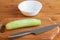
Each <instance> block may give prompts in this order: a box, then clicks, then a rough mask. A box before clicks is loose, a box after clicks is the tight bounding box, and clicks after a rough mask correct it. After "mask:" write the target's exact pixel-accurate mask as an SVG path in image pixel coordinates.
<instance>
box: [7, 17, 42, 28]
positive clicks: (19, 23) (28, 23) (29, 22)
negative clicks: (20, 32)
mask: <svg viewBox="0 0 60 40" xmlns="http://www.w3.org/2000/svg"><path fill="white" fill-rule="evenodd" d="M40 24H41V20H38V19H33V18H28V19H23V20H16V21H12V22H9V23H7V24H6V29H16V28H23V27H33V26H37V25H40Z"/></svg>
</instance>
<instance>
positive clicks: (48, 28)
mask: <svg viewBox="0 0 60 40" xmlns="http://www.w3.org/2000/svg"><path fill="white" fill-rule="evenodd" d="M57 26H58V25H57V24H53V25H50V26H45V27H43V28H40V29H37V30H33V31H32V33H34V34H39V33H43V32H46V31H49V30H51V29H53V28H55V27H57Z"/></svg>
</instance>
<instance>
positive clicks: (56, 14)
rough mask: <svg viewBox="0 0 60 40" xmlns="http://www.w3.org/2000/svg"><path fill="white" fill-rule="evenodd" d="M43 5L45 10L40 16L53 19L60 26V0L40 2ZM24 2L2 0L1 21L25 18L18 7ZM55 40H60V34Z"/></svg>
mask: <svg viewBox="0 0 60 40" xmlns="http://www.w3.org/2000/svg"><path fill="white" fill-rule="evenodd" d="M39 1H40V2H41V3H42V4H43V8H42V10H41V12H40V13H39V15H36V16H34V17H39V16H48V17H51V18H52V20H53V21H55V22H56V23H58V24H59V25H60V0H39ZM19 2H22V0H0V21H1V20H2V19H4V18H11V17H13V18H15V17H25V16H23V15H22V14H19V13H21V12H20V11H19V10H18V8H17V5H18V4H19ZM54 40H60V33H59V34H58V35H57V36H56V37H55V39H54Z"/></svg>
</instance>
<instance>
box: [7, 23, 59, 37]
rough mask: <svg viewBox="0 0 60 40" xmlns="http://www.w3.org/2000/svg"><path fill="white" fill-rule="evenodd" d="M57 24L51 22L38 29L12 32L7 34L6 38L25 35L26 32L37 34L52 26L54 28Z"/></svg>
mask: <svg viewBox="0 0 60 40" xmlns="http://www.w3.org/2000/svg"><path fill="white" fill-rule="evenodd" d="M57 26H58V24H52V25H49V26H45V27H43V28H40V29H36V30H30V31H25V32H20V33H16V34H12V35H10V36H8V38H15V37H21V36H24V35H27V34H36V35H37V34H40V33H43V32H46V31H49V30H51V29H53V28H55V27H57Z"/></svg>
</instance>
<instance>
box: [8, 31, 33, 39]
mask: <svg viewBox="0 0 60 40" xmlns="http://www.w3.org/2000/svg"><path fill="white" fill-rule="evenodd" d="M30 33H32V32H30V31H25V32H21V33H17V34H12V35H10V36H8V38H15V37H21V36H24V35H27V34H30Z"/></svg>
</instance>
